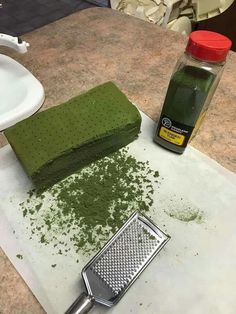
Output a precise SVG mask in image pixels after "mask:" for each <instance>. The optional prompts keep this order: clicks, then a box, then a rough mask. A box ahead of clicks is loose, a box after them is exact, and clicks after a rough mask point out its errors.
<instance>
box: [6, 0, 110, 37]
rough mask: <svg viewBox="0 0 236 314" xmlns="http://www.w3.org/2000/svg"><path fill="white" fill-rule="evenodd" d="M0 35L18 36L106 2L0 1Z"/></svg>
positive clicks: (71, 0)
mask: <svg viewBox="0 0 236 314" xmlns="http://www.w3.org/2000/svg"><path fill="white" fill-rule="evenodd" d="M0 3H1V4H2V7H1V8H0V33H6V34H9V35H14V36H19V35H22V34H25V33H27V32H30V31H32V30H34V29H36V28H39V27H41V26H43V25H46V24H49V23H51V22H53V21H55V20H58V19H60V18H62V17H65V16H67V15H69V14H72V13H74V12H76V11H79V10H83V9H86V8H91V7H94V6H108V1H107V0H91V1H90V0H89V1H83V0H0Z"/></svg>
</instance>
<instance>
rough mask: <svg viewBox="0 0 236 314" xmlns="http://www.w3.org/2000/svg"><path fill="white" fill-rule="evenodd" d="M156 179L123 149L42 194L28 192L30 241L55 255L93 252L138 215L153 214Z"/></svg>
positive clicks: (25, 213) (25, 210) (26, 213)
mask: <svg viewBox="0 0 236 314" xmlns="http://www.w3.org/2000/svg"><path fill="white" fill-rule="evenodd" d="M158 176H159V173H158V172H157V171H153V170H152V169H150V167H149V163H148V161H147V162H141V161H137V160H136V159H135V158H134V157H133V156H131V155H130V154H129V153H128V149H127V148H123V149H121V150H120V151H118V152H116V153H113V154H111V155H109V156H107V157H105V158H103V159H100V160H98V161H96V162H93V163H92V164H90V166H87V167H85V168H83V169H82V170H80V171H78V172H76V173H75V174H73V175H71V176H69V177H67V178H66V179H64V180H63V181H61V182H59V183H57V184H55V185H54V186H53V187H51V188H49V189H48V190H47V191H44V192H43V193H41V194H37V193H36V192H32V191H30V192H29V198H28V199H27V200H26V201H25V202H24V203H23V204H21V210H22V215H23V216H24V217H25V219H28V220H29V224H28V226H29V227H28V231H29V232H30V237H31V238H34V239H36V240H37V241H38V242H39V243H40V244H41V245H50V246H52V247H53V248H54V253H56V254H63V255H67V254H69V253H70V251H74V252H79V251H82V252H83V253H91V252H94V251H96V250H98V249H99V248H100V247H101V246H102V245H103V244H104V243H105V242H106V241H107V240H108V239H109V238H110V237H111V236H112V234H114V232H116V231H117V229H118V228H119V227H121V226H122V224H123V223H124V222H125V221H126V220H127V219H128V217H129V216H130V215H131V214H132V213H133V212H134V211H136V210H138V211H139V212H141V213H146V212H148V211H149V210H150V208H151V206H152V204H153V193H154V189H157V188H158V187H159V182H158ZM55 250H56V252H55ZM71 253H72V252H71Z"/></svg>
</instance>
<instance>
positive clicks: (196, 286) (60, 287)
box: [0, 114, 236, 314]
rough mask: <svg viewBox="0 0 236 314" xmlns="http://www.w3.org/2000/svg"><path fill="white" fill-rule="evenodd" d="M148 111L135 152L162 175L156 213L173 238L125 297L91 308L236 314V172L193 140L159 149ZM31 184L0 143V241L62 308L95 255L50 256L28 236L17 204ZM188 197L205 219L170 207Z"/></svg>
mask: <svg viewBox="0 0 236 314" xmlns="http://www.w3.org/2000/svg"><path fill="white" fill-rule="evenodd" d="M142 118H143V122H142V133H141V135H140V136H139V139H138V140H136V141H134V142H133V143H132V144H130V145H129V148H130V153H131V154H133V155H134V156H135V157H136V158H137V159H139V160H142V161H146V160H149V162H150V167H151V168H152V169H154V170H159V172H160V175H161V177H163V178H164V180H162V183H161V185H160V188H159V189H158V190H157V191H155V193H154V204H153V206H152V212H151V213H152V215H151V216H152V219H153V220H154V221H155V222H156V224H157V225H158V226H160V227H161V228H164V227H163V225H165V228H164V230H166V231H167V232H168V233H169V234H170V235H171V241H169V242H168V244H167V246H166V247H165V248H164V249H163V250H162V251H161V252H160V254H159V255H158V256H157V257H156V258H155V259H154V261H153V262H152V263H151V264H150V265H149V267H148V268H147V269H146V270H145V271H144V273H143V274H142V275H141V276H140V278H139V279H138V280H137V281H136V282H135V284H134V285H133V286H132V287H131V288H130V290H129V291H128V292H127V294H126V295H125V296H124V297H123V299H122V300H121V301H120V302H119V304H117V305H116V306H114V307H113V308H111V309H106V308H105V307H102V306H99V305H98V306H95V308H94V309H93V310H92V311H91V313H93V314H95V313H112V314H115V313H117V314H118V313H123V314H125V313H135V314H139V313H140V314H142V313H148V314H173V313H175V314H183V313H185V314H202V313H204V314H222V313H223V314H235V313H236V176H235V175H234V174H233V173H231V172H230V171H228V170H226V169H224V168H223V167H221V166H220V165H219V164H217V163H216V162H215V161H213V160H212V159H210V158H208V157H207V156H205V155H203V154H201V153H200V152H198V151H197V150H195V149H193V148H191V147H190V146H189V147H188V149H187V150H186V151H185V153H184V154H183V155H176V154H173V153H171V152H168V151H166V150H164V149H162V148H160V147H159V146H157V145H156V144H154V143H153V141H152V134H153V130H154V123H153V121H152V120H151V119H149V118H148V117H147V116H145V115H144V114H142ZM30 188H31V183H30V181H29V180H28V178H27V177H26V175H25V173H24V171H23V169H22V168H21V166H20V164H19V162H18V161H17V159H16V157H15V155H14V153H13V151H12V150H11V148H10V146H6V147H4V148H2V149H0V245H1V246H2V248H3V250H4V251H5V253H6V254H7V256H8V257H9V258H10V260H11V261H12V263H13V264H14V266H15V267H16V269H17V270H18V272H19V273H20V274H21V276H22V277H23V278H24V280H25V281H26V283H27V284H28V285H29V287H30V288H31V290H32V291H33V293H34V295H35V296H36V297H37V298H38V300H39V302H40V303H41V304H42V306H43V307H44V309H45V310H46V312H47V313H50V314H51V313H59V314H60V313H63V312H64V311H65V310H66V309H67V307H68V306H69V305H70V304H71V302H72V301H73V300H74V299H75V298H76V297H77V296H78V295H79V294H80V293H81V292H82V291H83V284H82V281H81V277H80V271H81V269H82V267H83V266H84V264H85V263H86V262H87V261H88V260H89V258H88V257H83V256H80V257H79V259H80V262H79V263H78V264H77V263H76V262H75V257H73V256H67V257H65V256H59V255H54V256H52V252H51V250H50V248H49V247H46V246H40V245H39V244H38V243H36V242H35V241H33V240H29V236H28V234H27V232H26V227H27V226H26V222H25V220H24V219H23V218H22V213H21V212H20V210H18V208H17V207H18V206H17V204H19V202H20V201H22V200H24V199H25V198H26V192H27V191H28V190H29V189H30ZM181 198H182V199H183V200H181ZM188 204H190V205H191V206H192V207H193V206H195V207H197V208H199V209H200V210H201V211H202V212H203V216H204V222H203V223H197V222H195V221H192V222H183V221H180V220H177V219H174V218H172V217H170V216H169V215H168V214H167V213H166V210H168V209H173V208H175V207H176V208H178V207H180V206H182V207H183V206H185V205H186V206H187V205H188ZM13 230H14V232H15V233H13ZM17 254H22V255H23V257H24V258H23V259H22V260H20V259H18V258H17V257H16V255H17ZM54 263H56V264H57V267H56V268H52V267H51V266H50V265H51V264H54Z"/></svg>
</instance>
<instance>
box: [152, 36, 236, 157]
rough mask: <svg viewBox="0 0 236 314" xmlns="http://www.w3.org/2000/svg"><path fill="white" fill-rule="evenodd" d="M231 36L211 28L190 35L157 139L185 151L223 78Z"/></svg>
mask: <svg viewBox="0 0 236 314" xmlns="http://www.w3.org/2000/svg"><path fill="white" fill-rule="evenodd" d="M231 44H232V43H231V41H230V39H228V38H227V37H225V36H223V35H221V34H218V33H215V32H210V31H195V32H192V33H191V34H190V36H189V41H188V44H187V47H186V50H185V53H184V54H183V56H181V58H180V59H179V61H178V62H177V64H176V66H175V68H174V71H173V74H172V76H171V80H170V83H169V86H168V90H167V94H166V97H165V101H164V105H163V108H162V112H161V116H160V120H159V123H158V126H157V130H156V132H155V136H154V141H155V142H156V143H158V144H160V145H161V146H163V147H165V148H167V149H170V150H172V151H174V152H176V153H180V154H181V153H183V152H184V150H185V148H186V146H187V144H188V142H189V140H190V138H191V137H193V136H194V135H195V134H196V132H197V130H198V128H199V126H200V125H201V123H202V121H203V118H204V117H205V114H206V111H207V109H208V107H209V104H210V101H211V99H212V96H213V94H214V92H215V90H216V87H217V85H218V83H219V80H220V78H221V75H222V72H223V69H224V64H225V60H226V56H227V53H228V51H229V49H230V47H231Z"/></svg>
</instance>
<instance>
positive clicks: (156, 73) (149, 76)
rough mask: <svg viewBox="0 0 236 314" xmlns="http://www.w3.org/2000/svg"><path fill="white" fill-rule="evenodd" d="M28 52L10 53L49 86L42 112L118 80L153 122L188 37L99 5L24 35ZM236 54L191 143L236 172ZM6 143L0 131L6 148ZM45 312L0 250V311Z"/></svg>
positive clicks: (229, 61)
mask: <svg viewBox="0 0 236 314" xmlns="http://www.w3.org/2000/svg"><path fill="white" fill-rule="evenodd" d="M23 39H24V40H26V41H28V42H29V43H30V45H31V46H30V48H29V51H28V52H27V53H26V54H24V55H19V54H17V53H14V52H12V50H8V49H3V48H2V47H1V53H2V52H3V53H5V54H7V55H9V56H11V57H13V58H14V59H16V60H17V61H19V62H20V63H22V64H23V65H24V66H25V67H26V68H28V69H29V70H30V71H31V72H32V73H33V74H34V75H35V76H36V77H37V78H38V79H39V80H40V81H41V83H42V84H43V86H44V89H45V93H46V100H45V103H44V105H43V108H42V109H41V110H43V109H45V108H48V107H50V106H54V105H57V104H59V103H61V102H63V101H66V100H67V99H69V98H71V97H73V96H75V95H78V94H79V93H81V92H83V91H86V90H88V89H90V88H92V87H94V86H96V85H98V84H101V83H103V82H106V81H109V80H112V81H113V82H115V83H116V84H117V85H118V86H119V87H120V88H121V90H122V91H123V92H124V93H126V95H127V96H128V97H129V98H130V100H131V101H133V102H134V103H136V104H137V105H138V107H139V108H140V109H141V110H143V111H144V112H145V113H146V114H147V115H149V116H150V117H151V118H153V119H154V120H157V119H158V116H159V114H160V110H161V107H162V104H163V100H164V97H165V93H166V89H167V86H168V82H169V79H170V75H171V72H172V70H173V67H174V65H175V62H176V60H177V58H178V57H179V55H180V54H181V53H182V52H183V51H184V49H185V45H186V41H187V39H186V38H185V37H183V36H182V35H180V34H178V33H176V32H172V31H168V30H164V29H161V28H160V27H158V26H155V25H152V24H149V23H147V22H144V21H141V20H138V19H136V18H133V17H130V16H126V15H123V14H121V13H118V12H117V11H113V10H110V9H104V8H103V9H102V8H93V9H88V10H84V11H81V12H79V13H76V14H73V15H70V16H68V17H66V18H64V19H62V20H59V21H57V22H55V23H52V24H49V25H47V26H45V27H43V28H41V29H38V30H35V31H33V32H32V33H29V34H27V35H25V36H23ZM235 70H236V53H233V52H231V53H230V54H229V57H228V60H227V64H226V68H225V71H224V74H223V77H222V79H221V82H220V84H219V86H218V89H217V91H216V93H215V95H214V97H213V100H212V102H211V106H210V109H209V110H208V113H207V116H206V119H205V121H204V122H203V125H202V126H201V129H200V130H199V132H198V134H197V136H196V137H195V138H194V140H193V141H192V145H193V146H194V147H195V148H197V149H199V150H200V151H202V152H203V153H205V154H207V155H208V156H210V157H211V158H213V159H215V160H216V161H218V162H219V163H220V164H221V165H223V166H224V167H226V168H228V169H230V170H232V171H235V170H236V140H235V138H236V128H235V121H236V78H235ZM5 144H6V140H5V139H4V136H3V135H0V147H1V146H3V145H5ZM7 313H11V314H15V313H21V314H22V313H24V314H26V313H34V314H38V313H44V311H43V310H42V308H41V307H40V305H39V304H38V302H37V300H36V299H35V298H34V297H33V295H32V293H31V292H30V291H29V289H28V288H27V286H26V285H25V283H24V282H23V280H22V279H21V277H20V276H19V275H18V274H17V272H16V271H15V269H14V267H13V266H12V265H11V263H10V262H9V260H8V259H7V257H6V256H5V255H4V253H3V252H2V251H0V314H7Z"/></svg>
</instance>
